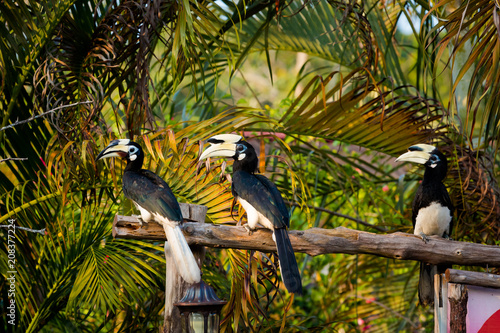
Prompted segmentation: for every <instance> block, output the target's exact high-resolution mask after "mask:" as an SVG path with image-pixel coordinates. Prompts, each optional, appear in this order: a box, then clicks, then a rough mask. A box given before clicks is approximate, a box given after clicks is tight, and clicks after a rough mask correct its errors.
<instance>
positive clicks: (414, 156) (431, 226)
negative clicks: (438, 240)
mask: <svg viewBox="0 0 500 333" xmlns="http://www.w3.org/2000/svg"><path fill="white" fill-rule="evenodd" d="M396 161H408V162H415V163H419V164H423V165H425V172H424V179H423V180H422V183H421V184H420V186H419V187H418V189H417V193H416V194H415V198H414V199H413V206H412V222H413V233H414V234H415V235H418V236H420V237H422V240H423V241H424V242H426V243H427V242H428V241H429V239H428V237H427V236H431V235H437V236H440V237H444V238H449V237H450V234H451V229H452V218H453V210H454V208H453V204H452V202H451V199H450V195H449V194H448V191H447V190H446V187H445V186H444V184H443V180H444V178H445V177H446V172H447V171H448V163H447V161H446V156H444V154H443V153H441V152H440V151H439V150H438V149H437V148H436V147H434V146H431V145H427V144H418V145H414V146H411V147H410V148H408V152H406V153H404V154H403V155H401V156H399V157H398V158H397V159H396ZM446 268H449V266H447V265H438V266H437V272H438V273H443V272H444V271H445V270H446ZM432 271H433V266H432V265H428V264H425V263H420V280H419V284H418V296H419V300H420V303H421V304H422V305H424V306H425V305H431V304H433V302H434V276H433V272H432Z"/></svg>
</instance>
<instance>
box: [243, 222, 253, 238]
mask: <svg viewBox="0 0 500 333" xmlns="http://www.w3.org/2000/svg"><path fill="white" fill-rule="evenodd" d="M242 227H243V228H245V229H246V230H247V232H248V235H249V236H252V234H253V232H254V231H255V230H257V228H254V229H252V228H251V227H250V225H248V223H245V224H243V226H242Z"/></svg>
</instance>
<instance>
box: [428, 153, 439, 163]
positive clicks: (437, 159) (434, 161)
mask: <svg viewBox="0 0 500 333" xmlns="http://www.w3.org/2000/svg"><path fill="white" fill-rule="evenodd" d="M430 161H431V162H433V163H436V162H438V161H439V158H438V157H437V156H436V155H431V158H430Z"/></svg>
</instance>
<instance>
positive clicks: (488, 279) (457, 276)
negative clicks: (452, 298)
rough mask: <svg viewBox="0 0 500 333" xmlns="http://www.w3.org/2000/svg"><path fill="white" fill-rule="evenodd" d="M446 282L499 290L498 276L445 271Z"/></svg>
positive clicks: (452, 270)
mask: <svg viewBox="0 0 500 333" xmlns="http://www.w3.org/2000/svg"><path fill="white" fill-rule="evenodd" d="M445 280H446V282H451V283H460V284H470V285H473V286H480V287H486V288H500V275H496V274H490V273H482V272H469V271H462V270H458V269H451V268H449V269H447V270H446V273H445Z"/></svg>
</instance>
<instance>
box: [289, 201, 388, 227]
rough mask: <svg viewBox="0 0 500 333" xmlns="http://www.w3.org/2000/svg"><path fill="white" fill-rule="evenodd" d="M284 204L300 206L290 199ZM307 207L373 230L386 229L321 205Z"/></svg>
mask: <svg viewBox="0 0 500 333" xmlns="http://www.w3.org/2000/svg"><path fill="white" fill-rule="evenodd" d="M285 203H286V204H288V205H291V206H296V207H300V205H299V204H298V203H296V202H292V201H285ZM307 207H309V208H311V209H314V210H317V211H320V212H324V213H327V214H330V215H335V216H338V217H343V218H345V219H348V220H351V221H354V222H357V223H359V224H362V225H364V226H365V227H369V228H373V229H375V230H378V231H381V232H387V229H386V228H383V227H379V226H377V225H373V224H370V223H368V222H366V221H363V220H360V219H357V218H355V217H352V216H349V215H345V214H341V213H337V212H334V211H333V210H329V209H326V208H321V207H315V206H310V205H307Z"/></svg>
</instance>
